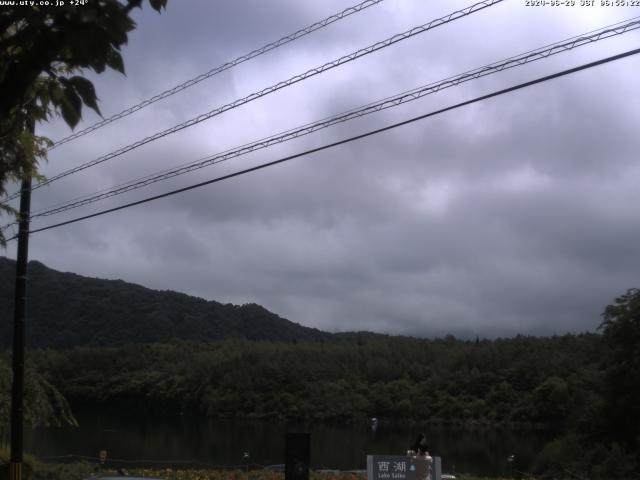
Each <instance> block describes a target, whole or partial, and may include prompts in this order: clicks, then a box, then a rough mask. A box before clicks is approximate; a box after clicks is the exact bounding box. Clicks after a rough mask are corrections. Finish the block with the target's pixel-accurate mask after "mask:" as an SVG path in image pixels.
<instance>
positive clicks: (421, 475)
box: [407, 433, 433, 480]
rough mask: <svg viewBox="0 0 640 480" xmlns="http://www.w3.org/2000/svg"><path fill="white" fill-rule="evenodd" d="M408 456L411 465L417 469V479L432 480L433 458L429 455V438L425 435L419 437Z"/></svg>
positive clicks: (410, 448) (408, 451)
mask: <svg viewBox="0 0 640 480" xmlns="http://www.w3.org/2000/svg"><path fill="white" fill-rule="evenodd" d="M407 456H409V458H410V463H411V465H413V466H414V468H415V471H416V478H417V479H418V480H431V464H432V463H433V458H432V457H431V455H429V445H428V444H427V436H426V435H425V434H424V433H421V434H420V435H418V437H417V438H416V441H415V442H414V443H413V445H411V446H410V447H409V450H407Z"/></svg>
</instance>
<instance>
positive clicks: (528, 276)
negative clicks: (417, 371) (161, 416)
mask: <svg viewBox="0 0 640 480" xmlns="http://www.w3.org/2000/svg"><path fill="white" fill-rule="evenodd" d="M174 3H175V5H174ZM349 5H350V4H349V3H347V2H338V1H332V2H321V3H316V2H294V1H285V0H282V1H278V2H260V1H251V2H215V4H214V3H213V2H205V1H191V2H186V3H184V4H182V3H180V5H179V6H178V3H177V2H169V6H168V10H167V12H166V13H163V14H162V15H161V16H158V15H157V14H155V13H154V12H150V11H147V10H149V9H147V10H144V11H142V12H140V13H139V14H138V15H139V16H138V29H137V30H136V31H135V32H133V33H132V35H131V39H130V46H128V47H127V49H126V50H125V52H124V54H125V62H126V65H127V72H128V76H127V77H126V78H125V77H119V76H116V75H112V74H109V75H106V76H94V77H92V78H93V79H94V81H95V83H96V87H97V91H98V93H99V96H100V98H101V99H102V104H101V108H102V109H103V111H104V112H105V114H107V115H108V114H111V113H115V112H117V111H118V110H119V109H121V108H124V107H126V106H128V105H130V104H132V103H135V102H136V101H139V100H142V99H144V98H148V97H150V96H152V95H154V94H156V93H158V92H159V91H161V90H163V89H165V88H169V87H171V86H173V85H174V84H176V83H179V82H181V81H184V80H186V79H189V78H191V77H193V76H195V75H198V74H200V73H203V72H205V71H207V70H208V69H210V68H212V67H213V66H215V65H217V64H220V63H223V62H224V61H228V60H230V59H232V58H234V57H235V56H237V55H240V54H242V53H246V52H247V51H249V50H251V49H253V48H256V47H259V46H261V45H263V44H265V43H267V42H269V41H272V40H274V39H277V38H278V37H280V36H282V35H283V34H285V33H290V32H292V31H295V30H296V29H298V28H300V27H302V26H304V25H307V24H310V23H313V22H314V21H317V20H318V19H320V18H322V17H324V16H327V15H329V14H331V13H333V12H336V11H338V10H341V9H344V8H346V7H348V6H349ZM467 5H468V4H466V3H462V2H429V3H426V2H425V3H424V4H423V3H422V2H401V1H397V0H385V1H384V2H383V3H382V4H381V5H378V6H375V7H372V8H370V9H368V10H367V11H365V12H362V13H360V14H358V15H355V16H353V18H350V19H348V20H344V21H342V22H339V23H337V24H335V25H332V26H331V27H328V28H327V29H325V30H323V31H321V32H316V33H314V34H312V35H310V36H308V37H305V38H304V39H302V40H300V41H298V42H294V43H293V44H291V45H288V46H287V47H284V48H282V49H281V50H277V51H275V52H271V53H270V54H268V55H264V56H262V57H260V58H259V59H256V60H255V61H252V62H248V63H246V64H243V65H242V66H240V67H238V68H236V69H233V70H230V71H228V72H225V73H224V74H222V75H220V76H218V77H216V78H214V79H211V80H208V81H206V82H203V83H202V84H200V85H198V86H196V87H194V88H193V89H190V90H188V91H185V92H182V93H181V94H179V95H176V96H175V97H172V98H171V99H168V100H167V101H166V102H159V103H158V104H156V105H154V106H153V107H151V108H149V109H146V110H143V111H141V112H138V113H136V114H134V115H132V116H131V117H129V118H127V119H125V120H122V121H121V122H118V123H116V124H113V125H112V126H110V127H107V128H104V129H103V130H100V131H99V132H96V133H94V134H91V135H87V136H85V137H83V138H81V139H79V140H77V141H75V142H72V143H69V144H68V145H65V146H63V147H60V148H59V149H57V150H54V151H53V152H52V153H51V158H50V162H49V164H48V165H46V166H45V173H46V174H48V175H51V174H54V173H57V172H59V171H61V170H63V169H65V168H69V167H71V166H73V165H76V164H78V163H82V162H84V161H87V160H90V159H92V158H96V157H98V156H100V155H103V154H105V153H107V152H109V151H111V150H114V149H116V148H119V147H121V146H123V145H126V144H127V143H129V142H133V141H135V140H138V139H139V138H142V137H144V136H146V135H150V134H153V133H155V132H157V131H160V130H162V129H165V128H168V127H170V126H172V125H174V124H177V123H180V122H182V121H185V120H187V119H189V118H191V117H194V116H196V115H198V114H200V113H202V112H205V111H208V110H211V109H212V108H215V107H216V106H219V105H222V104H224V103H225V102H229V101H233V100H234V99H236V98H239V97H242V96H244V95H248V94H249V93H251V92H252V91H255V90H258V89H260V88H262V87H265V86H268V85H269V84H272V83H275V82H277V81H279V80H283V79H285V78H288V77H289V76H292V75H295V74H297V73H301V72H303V71H306V70H307V69H309V68H312V67H314V66H317V65H319V64H322V63H324V62H326V61H329V60H332V59H333V58H335V57H337V56H340V55H344V54H346V53H349V52H351V51H353V50H355V49H357V48H360V47H363V46H366V45H368V44H370V43H372V42H374V41H377V40H381V39H382V38H384V37H385V36H389V35H392V34H393V33H397V32H399V31H403V30H405V29H408V28H410V27H411V26H413V25H416V24H420V23H426V22H427V21H429V20H431V19H433V18H436V17H438V16H441V15H444V14H446V13H448V12H450V11H452V10H453V9H456V8H463V7H465V6H467ZM569 10H570V9H565V10H564V11H563V12H559V11H557V10H554V9H537V10H532V9H527V8H526V7H525V6H524V5H523V2H505V4H504V5H497V6H495V7H492V8H490V9H487V10H486V11H483V12H479V13H477V14H474V15H472V16H469V17H468V18H465V19H462V20H460V21H458V22H456V23H453V24H451V25H447V26H443V27H439V28H438V29H437V30H434V31H433V32H428V33H426V34H424V35H421V36H420V37H417V38H415V39H411V40H407V41H405V42H403V43H402V44H399V45H397V46H395V47H391V48H388V49H385V50H384V51H382V52H378V53H375V54H372V55H369V56H367V57H365V58H363V59H360V60H358V61H355V62H352V63H351V64H349V65H346V66H344V67H341V68H339V69H336V70H334V71H331V72H327V73H326V74H323V75H321V76H317V77H315V78H313V79H310V80H308V81H305V82H302V83H300V84H298V85H295V86H292V87H290V88H288V89H284V90H282V91H280V92H278V93H275V94H273V95H270V96H269V97H265V98H263V99H261V100H258V101H256V102H252V103H250V104H247V105H245V106H243V107H240V108H238V109H237V110H234V111H231V112H228V113H226V114H224V115H222V116H220V117H218V118H215V119H212V120H209V121H207V122H204V123H202V124H199V125H198V126H195V127H193V128H190V129H187V130H185V131H183V132H181V133H179V134H176V135H172V136H170V137H167V138H165V139H162V140H159V141H158V142H154V143H152V144H150V145H148V146H145V147H142V148H140V149H137V150H135V151H133V152H131V153H130V154H127V155H125V156H123V157H122V158H118V159H114V160H113V161H112V162H108V163H106V164H104V165H101V166H99V167H96V168H95V169H91V170H88V171H86V172H84V173H83V174H79V175H77V176H75V175H74V176H71V177H69V178H67V179H65V180H64V181H60V182H59V183H58V184H52V185H51V186H50V187H45V188H43V189H41V190H39V191H38V192H37V193H34V206H35V208H41V207H45V206H49V205H51V204H55V203H57V202H61V201H64V200H67V199H69V198H72V197H74V196H77V195H82V194H86V193H90V192H93V191H95V190H99V189H102V188H108V187H111V186H113V185H117V184H119V183H121V182H124V181H126V180H129V179H131V178H136V177H138V176H142V175H147V174H149V173H152V172H155V171H159V170H162V169H165V168H170V167H172V166H175V165H178V164H182V163H186V162H190V161H193V160H196V159H198V158H200V157H202V156H204V155H209V154H212V153H215V152H219V151H222V150H225V149H228V148H231V147H234V146H237V145H242V144H243V143H246V142H249V141H252V140H255V139H258V138H261V137H264V136H267V135H271V134H274V133H276V132H278V131H281V130H284V129H288V128H292V127H295V126H297V125H301V124H304V123H307V122H310V121H314V120H317V119H320V118H324V117H326V116H328V115H333V114H336V113H339V112H341V111H344V110H346V109H349V108H353V107H355V106H358V105H362V104H365V103H367V102H371V101H373V100H376V99H380V98H383V97H386V96H388V95H392V94H395V93H398V92H400V91H403V90H406V89H408V88H414V87H416V86H419V85H423V84H427V83H429V82H432V81H435V80H439V79H442V78H445V77H447V76H449V75H452V74H457V73H461V72H463V71H465V70H468V69H470V68H474V67H478V66H481V65H482V64H484V63H489V62H492V61H496V60H499V59H501V58H505V57H508V56H510V55H514V54H516V53H520V52H523V51H526V50H528V49H532V48H535V47H539V46H542V45H545V44H549V43H552V42H554V41H558V40H561V39H564V38H567V37H569V36H572V35H576V34H578V33H583V32H587V31H589V30H592V29H595V28H598V27H601V26H604V25H607V24H610V23H613V22H615V21H618V20H622V19H625V18H628V17H631V16H632V15H633V11H632V10H629V9H622V8H621V9H617V10H612V9H609V10H600V9H594V10H587V9H584V8H582V9H581V8H580V7H576V9H574V11H572V12H571V11H569ZM489 32H490V33H491V35H489V34H488V33H489ZM637 39H638V33H637V32H633V33H630V34H627V35H624V36H622V37H619V38H616V39H611V40H607V41H606V42H602V43H599V44H597V45H593V46H588V47H583V48H582V49H580V50H576V51H575V52H570V53H566V54H563V55H559V56H557V57H554V58H552V59H549V60H545V61H541V62H538V63H536V64H532V65H529V66H526V67H523V68H522V69H514V70H511V71H509V72H504V73H502V74H499V75H495V76H491V77H487V78H485V79H483V80H482V81H479V82H470V83H467V84H465V85H463V86H460V87H456V88H453V89H449V90H446V91H443V92H441V93H438V94H437V95H433V96H429V97H428V98H425V99H423V100H420V101H418V102H413V103H411V104H408V105H405V106H402V107H398V108H397V109H391V110H388V111H385V112H382V113H379V114H376V115H373V116H370V117H367V118H364V119H360V120H358V121H354V122H350V123H346V124H342V125H340V126H337V127H332V128H331V129H327V130H324V131H322V132H318V133H316V134H314V135H312V136H309V137H304V138H301V139H298V140H296V141H293V142H291V143H287V144H284V145H280V146H277V147H274V148H272V149H271V148H270V149H268V150H264V151H261V152H257V153H254V154H252V155H249V156H247V157H242V158H238V159H235V160H233V161H229V162H226V163H225V164H221V165H218V166H216V167H210V168H207V169H203V170H200V171H198V172H195V173H192V174H190V175H188V176H185V177H180V178H176V179H174V180H171V181H168V182H162V183H159V184H157V185H155V186H153V187H152V188H149V189H146V190H140V191H137V192H135V193H131V194H128V195H126V196H122V197H116V198H115V199H112V200H110V201H107V202H104V203H99V204H96V205H94V206H92V207H89V208H87V209H83V210H78V211H73V213H72V214H70V215H69V216H68V217H65V216H60V217H52V218H51V220H46V221H44V220H38V221H37V222H34V226H35V227H38V226H43V225H46V224H48V223H50V222H53V221H54V220H62V219H64V218H71V217H72V216H73V215H75V214H80V213H90V212H92V211H97V210H99V209H100V208H105V207H110V206H115V205H119V204H121V203H123V202H125V201H130V200H135V199H138V198H142V197H143V196H146V195H151V194H153V193H161V192H164V191H167V190H169V189H172V188H178V187H180V186H185V185H188V184H191V183H195V182H198V181H203V180H206V179H209V178H213V177H215V176H218V175H221V174H224V173H229V172H232V171H235V170H237V169H241V168H246V167H248V166H252V165H256V164H258V163H261V162H265V161H270V160H274V159H277V158H280V157H283V156H285V155H290V154H293V153H297V152H300V151H303V150H305V149H308V148H313V147H316V146H319V145H322V144H324V143H329V142H332V141H336V140H339V139H342V138H346V137H348V136H350V135H355V134H358V133H361V132H364V131H367V130H369V129H373V128H378V127H381V126H384V125H387V124H390V123H393V122H395V121H401V120H403V119H406V118H409V117H411V116H414V115H419V114H422V113H425V112H428V111H431V110H434V109H437V108H440V107H442V106H446V105H450V104H452V103H456V102H459V101H462V100H466V99H469V98H472V97H474V96H478V95H482V94H485V93H488V92H491V91H493V90H497V89H499V88H504V87H506V86H509V85H512V84H515V83H518V82H521V81H526V80H529V79H532V78H535V77H537V76H541V75H546V74H549V73H552V72H555V71H558V70H561V69H563V68H568V67H571V66H575V65H578V64H580V63H585V62H587V61H592V60H595V59H597V58H600V57H603V56H607V55H612V54H614V53H618V52H621V51H624V50H628V49H631V48H633V46H634V45H635V44H636V43H637ZM637 64H638V60H637V59H636V58H635V57H634V58H631V59H627V60H623V61H620V62H617V63H616V64H613V65H607V66H603V67H599V68H598V69H594V70H590V71H587V72H582V73H579V74H576V75H575V76H572V77H568V78H566V79H562V80H557V81H555V82H554V83H548V84H543V85H539V86H536V87H531V88H530V89H527V90H525V91H521V92H515V93H512V94H509V95H506V96H503V97H499V98H496V99H493V100H490V101H487V102H483V103H480V104H476V105H474V106H470V107H465V108H464V109H460V110H456V111H453V112H449V113H446V114H443V115H441V116H437V117H434V118H432V119H428V120H425V121H422V122H419V123H415V124H412V125H410V126H406V127H402V128H400V129H396V130H393V131H390V132H386V133H384V134H381V135H378V136H375V137H372V138H369V139H366V140H361V141H358V142H354V143H350V144H347V145H344V146H341V147H337V148H335V149H332V150H328V151H325V152H321V153H317V154H313V155H310V156H308V157H304V158H299V159H296V160H294V161H292V162H290V163H288V164H285V165H280V166H277V167H274V168H271V169H267V170H263V171H260V172H255V173H252V174H250V175H246V176H243V177H240V178H236V179H233V180H230V181H227V182H223V183H220V184H216V185H212V186H209V187H205V188H202V189H200V190H195V191H192V192H188V193H185V194H182V195H179V196H175V197H170V198H166V199H163V200H160V201H157V202H154V203H151V204H147V205H144V206H139V207H135V208H132V209H129V210H126V211H122V212H119V213H115V214H111V215H107V216H103V217H100V218H98V219H94V220H89V221H87V222H82V223H78V224H74V225H71V226H68V227H63V228H60V229H55V230H51V231H48V232H43V233H40V234H37V235H34V237H33V239H32V242H31V258H34V259H38V260H40V261H42V262H44V263H46V264H48V265H49V266H51V267H52V268H56V269H59V270H64V271H73V272H76V273H79V274H84V275H89V276H95V277H106V278H122V279H124V280H126V281H130V282H136V283H141V284H143V285H145V286H148V287H151V288H161V289H172V290H177V291H182V292H186V293H189V294H193V295H198V296H201V297H205V298H208V299H214V300H218V301H221V302H237V303H245V302H257V303H260V304H262V305H264V306H265V307H267V308H269V309H271V310H272V311H274V312H276V313H278V314H279V315H281V316H283V317H286V318H289V319H290V320H293V321H296V322H299V323H301V324H304V325H308V326H314V327H318V328H322V329H326V330H331V331H334V330H372V331H378V332H385V333H398V334H412V335H445V334H447V333H454V334H456V335H462V336H475V335H480V336H497V335H514V334H517V333H524V334H552V333H564V332H577V331H585V330H594V329H595V328H596V327H597V325H598V322H599V314H600V313H601V311H602V310H603V308H604V306H605V305H606V304H607V303H609V302H610V301H611V300H612V299H613V298H614V297H615V296H616V295H618V294H620V293H622V292H623V291H624V290H626V289H627V288H630V287H633V286H637V285H638V281H639V278H638V273H637V272H639V271H640V268H639V267H640V256H639V255H638V248H637V238H638V236H639V234H640V227H639V226H638V224H637V221H636V218H635V215H634V212H637V211H638V207H639V206H640V194H639V193H638V189H637V187H636V186H637V185H638V184H639V183H640V167H638V164H637V151H638V136H637V135H636V133H635V126H636V125H637V124H638V120H639V118H638V116H639V115H640V114H639V113H638V112H640V108H638V107H640V96H639V95H638V92H637V88H635V85H634V82H633V74H632V72H634V71H635V70H637ZM95 119H96V118H95V117H92V116H90V115H89V116H88V118H87V121H88V123H90V122H91V121H92V120H94V121H95ZM38 128H39V129H40V130H39V132H41V133H43V134H48V135H50V136H51V137H53V138H60V137H62V136H64V135H66V134H67V131H66V127H64V125H63V124H62V122H54V123H52V124H49V125H45V126H39V127H38ZM13 249H14V246H10V247H9V248H8V251H7V254H8V255H9V256H14V255H15V252H14V250H13Z"/></svg>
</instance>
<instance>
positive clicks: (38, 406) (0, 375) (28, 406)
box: [0, 358, 77, 432]
mask: <svg viewBox="0 0 640 480" xmlns="http://www.w3.org/2000/svg"><path fill="white" fill-rule="evenodd" d="M24 385H25V397H24V420H25V423H26V424H27V425H29V426H32V427H37V426H60V425H62V424H67V425H77V422H76V419H75V418H74V416H73V413H72V412H71V408H70V407H69V404H68V402H67V401H66V399H65V398H64V397H63V395H62V394H61V393H60V391H59V390H58V389H57V388H55V387H54V386H53V385H51V383H49V381H48V380H47V379H45V378H44V377H43V376H42V375H40V374H39V373H38V372H37V371H36V370H35V369H34V368H33V367H31V366H28V367H27V368H26V370H25V379H24ZM10 414H11V369H10V368H9V365H8V363H7V362H6V361H5V360H4V358H0V431H2V432H7V431H8V425H9V418H10Z"/></svg>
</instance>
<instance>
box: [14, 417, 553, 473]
mask: <svg viewBox="0 0 640 480" xmlns="http://www.w3.org/2000/svg"><path fill="white" fill-rule="evenodd" d="M77 416H78V420H79V422H80V427H79V428H71V427H63V428H42V429H36V430H27V431H26V432H25V443H26V447H27V449H28V450H29V451H30V452H32V453H34V454H36V455H38V456H41V457H52V456H60V455H68V454H76V455H85V456H91V457H96V456H97V455H98V452H99V451H100V450H107V452H108V456H109V459H123V460H144V461H146V462H150V461H154V460H155V461H160V462H169V463H171V462H177V461H190V462H203V463H206V464H211V465H221V466H222V465H225V466H228V465H238V466H241V465H244V464H246V463H247V461H248V459H246V458H244V453H245V452H250V462H251V463H253V464H260V465H272V464H281V463H283V462H284V453H285V433H286V432H287V430H298V431H308V432H310V433H311V464H312V466H313V467H315V468H318V467H325V468H336V469H353V468H358V469H364V468H365V465H366V455H367V454H392V455H402V454H404V453H405V452H406V451H407V448H408V446H409V445H410V443H411V442H412V440H413V439H414V438H415V436H416V434H417V433H418V431H422V430H425V432H426V434H427V438H428V441H429V446H430V450H431V453H432V454H433V455H438V456H440V457H442V465H443V471H445V472H452V471H457V472H465V473H472V474H476V475H492V476H498V475H507V474H509V473H510V471H511V468H513V469H514V470H515V469H517V470H521V471H527V470H528V469H529V468H530V466H531V463H532V460H533V458H534V456H535V454H536V453H537V452H539V451H540V449H541V448H542V446H543V445H544V443H546V441H548V440H549V438H550V435H549V434H544V433H538V432H509V431H503V430H462V429H451V428H444V427H438V428H430V429H429V428H424V427H423V428H418V427H406V426H405V427H403V426H398V425H387V424H385V423H383V422H376V426H375V428H372V424H371V423H370V422H366V423H363V424H360V425H345V426H337V425H292V424H289V425H287V424H284V423H272V422H238V421H214V420H203V419H195V418H186V417H180V418H144V417H140V416H131V415H114V414H106V413H105V414H99V415H98V414H95V413H87V412H81V413H79V414H78V415H77ZM510 455H514V457H513V461H512V462H510V461H509V456H510Z"/></svg>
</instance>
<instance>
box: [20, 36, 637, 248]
mask: <svg viewBox="0 0 640 480" xmlns="http://www.w3.org/2000/svg"><path fill="white" fill-rule="evenodd" d="M638 53H640V48H637V49H635V50H630V51H627V52H624V53H620V54H617V55H613V56H610V57H607V58H603V59H601V60H597V61H595V62H590V63H586V64H583V65H580V66H578V67H574V68H570V69H567V70H563V71H560V72H557V73H554V74H551V75H546V76H544V77H539V78H537V79H535V80H531V81H528V82H525V83H520V84H518V85H514V86H512V87H508V88H505V89H502V90H498V91H495V92H492V93H489V94H487V95H482V96H479V97H476V98H473V99H471V100H467V101H465V102H461V103H457V104H455V105H451V106H449V107H445V108H441V109H439V110H435V111H433V112H430V113H426V114H423V115H419V116H417V117H413V118H410V119H408V120H404V121H402V122H398V123H394V124H392V125H388V126H386V127H382V128H378V129H375V130H371V131H369V132H366V133H363V134H360V135H355V136H353V137H349V138H346V139H343V140H339V141H337V142H333V143H329V144H326V145H323V146H321V147H316V148H312V149H309V150H306V151H304V152H301V153H297V154H294V155H289V156H287V157H284V158H280V159H278V160H274V161H272V162H267V163H263V164H260V165H257V166H255V167H251V168H247V169H244V170H240V171H237V172H234V173H230V174H227V175H223V176H220V177H217V178H214V179H211V180H207V181H205V182H200V183H196V184H194V185H190V186H188V187H183V188H179V189H177V190H172V191H170V192H166V193H162V194H160V195H154V196H152V197H148V198H145V199H142V200H138V201H135V202H131V203H127V204H125V205H120V206H118V207H114V208H109V209H106V210H102V211H99V212H96V213H92V214H90V215H84V216H81V217H76V218H73V219H71V220H67V221H64V222H60V223H56V224H53V225H49V226H46V227H42V228H38V229H35V230H31V232H30V233H38V232H43V231H45V230H51V229H53V228H57V227H61V226H63V225H69V224H71V223H76V222H80V221H82V220H87V219H89V218H94V217H98V216H101V215H105V214H107V213H112V212H116V211H118V210H124V209H126V208H130V207H134V206H136V205H141V204H143V203H148V202H151V201H154V200H159V199H161V198H165V197H169V196H172V195H176V194H178V193H182V192H186V191H189V190H194V189H196V188H200V187H203V186H205V185H210V184H212V183H217V182H221V181H223V180H228V179H231V178H234V177H238V176H240V175H244V174H246V173H250V172H254V171H257V170H261V169H263V168H267V167H271V166H274V165H278V164H280V163H284V162H287V161H289V160H293V159H295V158H299V157H303V156H305V155H309V154H312V153H316V152H320V151H322V150H327V149H329V148H333V147H337V146H339V145H343V144H345V143H349V142H353V141H355V140H360V139H363V138H366V137H370V136H372V135H377V134H379V133H382V132H386V131H388V130H392V129H394V128H397V127H401V126H403V125H408V124H410V123H413V122H417V121H418V120H424V119H426V118H429V117H433V116H435V115H439V114H441V113H444V112H448V111H451V110H454V109H457V108H460V107H464V106H466V105H471V104H473V103H477V102H480V101H482V100H487V99H490V98H493V97H497V96H499V95H504V94H506V93H510V92H513V91H516V90H520V89H522V88H525V87H529V86H532V85H536V84H538V83H542V82H546V81H549V80H553V79H556V78H559V77H563V76H565V75H570V74H572V73H576V72H579V71H582V70H586V69H589V68H593V67H596V66H599V65H603V64H605V63H609V62H612V61H615V60H620V59H622V58H626V57H629V56H632V55H636V54H638ZM15 238H16V237H12V238H10V239H9V240H8V241H10V240H14V239H15Z"/></svg>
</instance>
